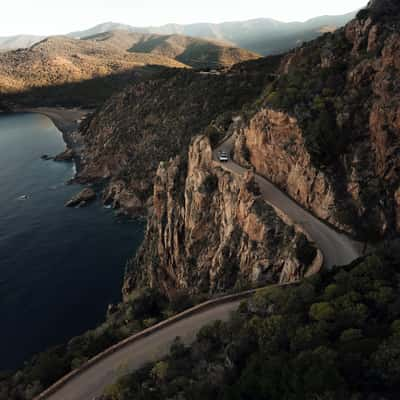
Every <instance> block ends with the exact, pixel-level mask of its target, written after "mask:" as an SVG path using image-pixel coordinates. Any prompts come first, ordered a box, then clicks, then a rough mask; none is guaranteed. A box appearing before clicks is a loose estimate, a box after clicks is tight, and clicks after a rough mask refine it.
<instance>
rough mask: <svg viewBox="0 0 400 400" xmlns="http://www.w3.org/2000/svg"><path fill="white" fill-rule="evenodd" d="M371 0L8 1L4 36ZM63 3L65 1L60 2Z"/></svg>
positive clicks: (299, 16)
mask: <svg viewBox="0 0 400 400" xmlns="http://www.w3.org/2000/svg"><path fill="white" fill-rule="evenodd" d="M367 2H368V1H367V0H66V1H62V2H61V1H60V2H59V1H57V0H7V1H6V2H4V3H5V4H2V6H1V16H0V36H8V35H15V34H19V33H31V34H43V35H50V34H62V33H68V32H70V31H75V30H80V29H86V28H89V27H91V26H93V25H96V24H99V23H102V22H107V21H113V22H121V23H126V24H130V25H135V26H147V25H162V24H166V23H170V22H175V23H193V22H223V21H233V20H245V19H251V18H260V17H268V18H274V19H278V20H281V21H304V20H306V19H308V18H312V17H315V16H318V15H325V14H331V15H332V14H344V13H347V12H350V11H353V10H355V9H358V8H361V7H363V6H365V5H366V4H367ZM60 3H61V5H59V4H60Z"/></svg>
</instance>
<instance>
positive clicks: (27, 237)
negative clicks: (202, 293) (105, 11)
mask: <svg viewBox="0 0 400 400" xmlns="http://www.w3.org/2000/svg"><path fill="white" fill-rule="evenodd" d="M64 148H65V145H64V142H63V139H62V135H61V133H60V132H59V131H58V130H57V129H56V127H55V126H54V125H53V123H52V122H51V121H50V120H49V119H48V118H47V117H44V116H41V115H37V114H12V115H8V114H7V115H4V114H0V355H1V356H0V370H1V369H14V368H16V367H19V366H21V365H22V363H23V361H24V360H26V359H27V358H28V357H30V356H31V355H32V354H34V353H35V352H38V351H42V350H45V349H46V348H47V347H49V346H51V345H56V344H59V343H62V342H63V341H65V340H67V339H69V338H71V337H72V336H74V335H78V334H80V333H83V332H84V331H86V330H88V329H90V328H93V327H95V326H96V324H98V323H99V322H101V321H102V320H104V316H105V313H106V309H107V305H108V304H109V303H115V302H118V301H119V300H120V299H121V294H120V293H121V285H122V279H123V272H124V265H125V261H126V259H127V258H128V256H131V255H133V254H134V253H135V251H136V250H137V248H138V246H139V245H140V243H141V241H142V239H143V231H144V224H143V223H140V222H137V221H131V220H127V219H121V218H117V217H115V216H114V214H113V211H112V210H107V209H105V208H104V207H103V206H102V205H101V204H100V202H96V203H94V204H92V205H91V206H90V207H88V208H82V209H69V208H68V209H67V208H65V207H64V203H65V202H66V201H67V200H69V199H70V197H71V196H72V195H74V194H76V193H77V192H79V191H80V190H81V189H82V188H81V187H80V186H76V185H73V186H68V185H66V184H65V182H66V181H67V180H68V179H70V178H71V177H72V176H73V173H74V166H73V164H72V163H56V162H53V161H43V160H41V159H40V156H41V155H43V154H50V155H54V154H57V153H59V152H61V151H62V150H63V149H64ZM21 196H27V199H25V200H23V199H22V198H21Z"/></svg>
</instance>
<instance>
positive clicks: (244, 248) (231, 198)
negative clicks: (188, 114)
mask: <svg viewBox="0 0 400 400" xmlns="http://www.w3.org/2000/svg"><path fill="white" fill-rule="evenodd" d="M253 178H254V177H253V176H252V174H250V173H249V174H247V175H246V176H245V178H244V179H243V177H236V176H234V175H232V174H231V173H229V172H227V171H224V170H223V169H221V168H220V167H219V166H218V165H217V164H215V163H214V162H213V161H212V150H211V146H210V143H209V140H208V139H207V138H206V137H203V136H201V137H198V138H196V139H195V140H194V142H193V143H192V145H191V147H190V150H189V157H188V163H187V167H186V166H185V162H184V161H182V160H181V159H180V158H179V157H178V158H175V159H173V160H171V161H170V162H169V163H165V164H162V165H161V166H160V167H159V169H158V171H157V176H156V180H155V186H154V199H153V204H154V209H153V212H152V216H151V217H150V219H149V222H148V230H147V234H146V238H145V242H144V245H143V247H142V249H141V251H140V252H139V254H138V256H137V257H136V258H135V260H133V261H132V262H131V263H130V268H129V269H128V274H127V278H126V281H125V286H124V293H125V294H129V292H130V291H131V290H132V289H133V288H135V287H137V286H142V285H149V286H152V287H159V288H162V289H163V290H164V291H165V292H166V293H168V294H169V295H171V294H173V293H174V291H176V290H179V289H187V290H189V291H190V292H204V291H205V292H217V291H224V290H226V289H229V288H233V287H234V286H235V285H240V284H241V283H245V284H248V283H257V282H291V281H293V280H297V279H299V278H301V277H302V276H304V274H305V273H306V272H307V271H308V270H309V268H311V266H312V264H313V263H314V262H316V263H317V262H318V253H317V251H316V249H315V248H314V247H313V245H311V243H310V242H309V241H308V240H307V238H306V236H305V235H304V234H303V233H302V232H300V231H299V230H297V229H296V228H294V227H293V226H290V225H287V224H286V223H285V222H284V221H283V220H282V219H281V218H280V217H279V216H278V214H277V213H276V211H275V210H274V209H273V208H272V207H271V206H269V205H267V204H266V203H265V202H264V201H263V200H262V199H261V198H260V196H259V194H258V188H257V185H256V184H255V181H254V179H253Z"/></svg>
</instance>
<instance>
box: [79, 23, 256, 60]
mask: <svg viewBox="0 0 400 400" xmlns="http://www.w3.org/2000/svg"><path fill="white" fill-rule="evenodd" d="M83 40H86V41H96V42H98V43H103V44H107V45H109V46H112V47H114V48H116V49H118V50H123V51H129V52H134V53H146V54H154V55H158V56H162V57H168V58H171V59H174V60H176V61H179V62H182V63H184V64H186V65H190V66H192V67H195V68H205V67H220V66H231V65H233V64H236V63H238V62H242V61H248V60H254V59H257V58H259V57H260V56H259V55H258V54H256V53H253V52H250V51H248V50H243V49H240V48H237V47H232V46H231V45H230V44H229V43H225V42H221V41H216V40H205V39H199V38H193V37H189V36H182V35H177V34H172V35H159V34H148V33H136V32H127V31H124V30H116V31H111V32H104V33H99V34H97V35H94V36H89V37H87V38H85V39H83Z"/></svg>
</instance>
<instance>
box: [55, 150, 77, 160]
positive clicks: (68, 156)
mask: <svg viewBox="0 0 400 400" xmlns="http://www.w3.org/2000/svg"><path fill="white" fill-rule="evenodd" d="M73 158H74V151H73V150H72V149H66V150H64V151H63V152H62V153H60V154H58V155H57V156H55V157H54V161H72V160H73Z"/></svg>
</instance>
